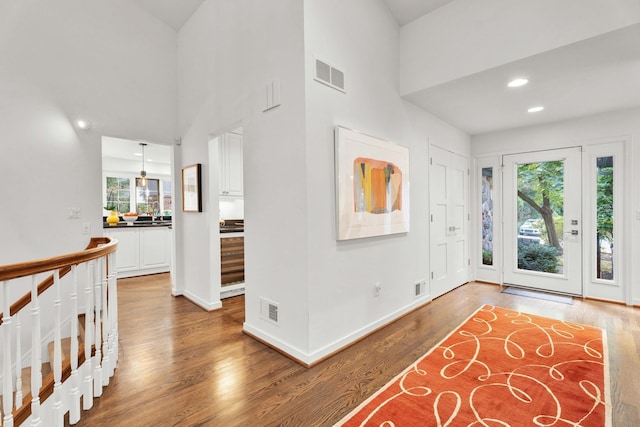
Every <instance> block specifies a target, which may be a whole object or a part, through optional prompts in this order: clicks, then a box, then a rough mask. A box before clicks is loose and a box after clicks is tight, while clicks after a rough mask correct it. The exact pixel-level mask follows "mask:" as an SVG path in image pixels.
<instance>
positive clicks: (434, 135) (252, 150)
mask: <svg viewBox="0 0 640 427" xmlns="http://www.w3.org/2000/svg"><path fill="white" fill-rule="evenodd" d="M178 46H179V47H178V52H179V64H180V66H179V93H180V95H179V97H180V129H181V131H180V132H181V135H182V137H183V144H182V146H181V149H180V152H181V153H180V155H181V156H182V160H181V163H182V164H183V165H186V164H191V163H195V162H201V163H203V170H204V171H205V172H204V179H203V182H205V183H208V185H211V186H217V182H216V180H217V171H216V170H215V169H214V167H213V165H212V164H208V158H209V155H208V152H207V150H208V149H207V141H209V140H210V139H211V137H212V135H218V134H220V133H222V132H224V131H226V130H229V129H230V128H231V126H233V125H237V124H241V125H242V127H243V129H244V192H245V197H244V205H245V206H244V208H245V209H244V210H245V224H246V227H245V268H246V273H245V276H246V280H245V283H246V313H245V316H246V320H245V325H244V328H245V330H247V331H248V332H250V333H252V334H255V335H256V336H258V337H259V338H261V339H263V340H266V341H268V342H270V343H271V344H273V345H275V346H277V347H279V348H281V349H282V350H284V351H286V352H287V353H289V354H291V355H293V356H294V357H297V358H299V359H300V360H302V361H305V362H313V361H315V360H317V359H318V358H320V357H323V356H324V355H327V354H329V353H330V352H332V351H334V350H335V349H337V348H339V347H340V346H342V345H345V344H348V343H349V342H351V341H353V340H354V339H357V338H358V337H359V336H361V335H362V334H364V333H366V332H367V331H368V330H370V329H372V328H374V327H376V326H377V325H380V324H382V323H383V322H386V321H389V320H391V319H393V318H395V317H397V316H398V315H399V314H400V313H402V312H403V311H405V310H408V309H410V308H411V307H413V306H414V305H415V304H418V303H420V301H416V300H415V298H414V296H413V294H412V290H413V287H412V283H413V282H414V281H415V280H419V279H426V278H427V272H428V244H427V243H428V222H427V212H428V204H427V202H428V195H427V188H428V182H427V176H428V174H427V163H428V158H427V153H428V142H429V141H431V142H433V143H438V144H439V145H442V146H445V147H449V148H450V149H451V150H453V151H457V152H460V153H463V154H468V153H469V137H468V136H467V135H466V134H464V133H463V132H460V131H458V130H456V129H454V128H452V127H451V126H449V125H447V124H445V123H443V122H441V121H440V120H438V119H436V118H434V117H433V116H431V115H429V114H427V113H425V112H423V111H421V110H419V109H417V108H416V107H414V106H413V105H411V104H409V103H407V102H405V101H403V100H402V99H401V98H400V97H399V95H398V93H397V68H396V64H397V60H398V57H397V48H398V26H397V24H396V23H395V21H394V19H393V17H392V16H391V15H390V13H389V11H388V10H387V9H386V7H385V6H384V5H383V3H382V2H379V1H375V2H372V1H365V0H359V1H355V2H348V3H344V2H339V1H320V0H313V1H305V2H304V12H303V8H302V5H301V4H300V2H297V1H293V0H280V1H278V2H270V4H269V6H268V7H267V6H263V5H262V4H261V3H256V2H249V1H237V2H223V1H216V0H209V1H205V2H204V3H203V6H202V7H201V8H200V9H199V10H198V12H197V13H196V15H195V16H194V17H193V18H192V19H191V20H190V21H189V22H188V23H187V25H186V26H185V28H183V29H182V30H181V31H180V33H179V44H178ZM316 54H317V55H319V56H320V57H322V58H324V59H326V60H327V61H329V62H333V63H334V65H337V66H342V67H344V70H345V72H346V76H347V77H346V78H347V94H342V93H339V92H335V91H333V90H331V89H329V88H327V87H325V86H323V85H320V84H318V83H317V82H315V81H313V75H312V70H313V56H314V55H316ZM274 79H277V80H279V81H280V83H281V91H282V94H281V100H282V105H281V106H280V107H277V108H275V109H273V110H270V111H267V112H262V109H263V106H264V100H263V99H264V94H265V86H266V84H267V83H268V82H270V81H272V80H274ZM338 124H342V125H345V126H348V127H351V128H354V129H358V130H361V131H363V132H367V133H370V134H373V135H376V136H379V137H381V138H385V139H389V140H391V141H394V142H397V143H400V144H402V145H406V146H408V147H410V149H411V182H412V184H411V214H412V218H413V220H412V225H411V232H410V233H408V234H406V235H398V236H390V237H379V238H370V239H361V240H357V241H348V242H340V244H338V242H336V239H335V236H336V232H335V202H334V199H335V193H334V157H333V130H334V128H335V126H336V125H338ZM177 167H179V165H177ZM217 204H218V197H217V195H216V194H214V192H212V191H205V201H204V212H203V213H202V214H192V213H190V214H187V213H180V212H178V216H179V218H180V220H178V221H177V224H178V234H179V236H178V241H180V240H182V241H181V242H180V243H179V247H178V248H177V252H178V253H182V257H181V258H180V259H178V260H177V265H178V272H177V289H176V292H177V293H180V294H183V295H186V296H187V297H189V298H191V299H192V300H194V301H196V302H197V303H199V304H200V305H202V306H204V307H207V308H215V307H217V306H219V301H218V300H217V298H218V295H217V292H218V291H219V289H218V288H216V285H215V281H216V279H217V278H216V277H215V275H216V274H218V273H216V270H215V267H214V264H215V263H217V262H218V259H219V252H218V251H219V249H218V248H217V247H215V241H214V240H212V239H209V238H208V237H207V233H208V232H209V231H210V230H212V228H213V227H217V219H218V217H217V209H216V207H217ZM218 280H219V279H218ZM374 281H380V282H381V283H382V287H383V290H382V294H381V296H380V297H378V298H377V299H375V300H374V299H373V282H374ZM261 298H265V299H267V300H269V301H272V302H275V303H277V304H278V305H279V324H278V325H274V324H272V323H270V322H269V321H267V320H265V319H263V318H262V317H261V316H260V301H261ZM422 302H424V301H422Z"/></svg>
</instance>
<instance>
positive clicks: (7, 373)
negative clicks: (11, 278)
mask: <svg viewBox="0 0 640 427" xmlns="http://www.w3.org/2000/svg"><path fill="white" fill-rule="evenodd" d="M2 288H3V289H2V290H3V295H4V307H3V308H4V316H3V317H2V334H3V349H2V352H3V355H4V357H3V364H2V375H3V381H2V407H3V408H4V412H5V413H4V417H3V419H2V425H3V426H4V427H13V413H12V411H11V409H12V408H13V378H12V375H11V313H10V310H11V303H10V300H9V282H2Z"/></svg>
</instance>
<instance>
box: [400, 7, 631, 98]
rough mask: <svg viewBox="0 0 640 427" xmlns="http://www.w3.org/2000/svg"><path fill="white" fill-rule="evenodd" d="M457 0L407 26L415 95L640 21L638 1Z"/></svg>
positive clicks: (404, 85)
mask: <svg viewBox="0 0 640 427" xmlns="http://www.w3.org/2000/svg"><path fill="white" fill-rule="evenodd" d="M588 4H589V6H588V7H585V2H584V1H583V0H563V1H556V0H537V1H524V0H483V1H476V0H454V1H452V2H450V3H448V4H446V5H444V6H442V7H440V8H438V9H436V10H434V11H433V12H431V13H429V14H427V15H425V16H423V17H422V18H419V19H416V20H415V21H413V22H411V23H409V24H407V25H405V26H404V27H402V29H401V31H400V93H401V94H403V95H406V94H410V93H413V92H416V91H419V90H422V89H426V88H429V87H433V86H436V85H438V84H441V83H445V82H448V81H451V80H455V79H457V78H460V77H464V76H467V75H470V74H473V73H477V72H480V71H483V70H487V69H490V68H493V67H497V66H499V65H503V64H506V63H509V62H513V61H515V60H518V59H522V58H526V57H529V56H532V55H535V54H538V53H541V52H545V51H548V50H551V49H554V48H557V47H560V46H565V45H568V44H570V43H574V42H577V41H580V40H583V39H586V38H589V37H594V36H597V35H600V34H604V33H606V32H609V31H613V30H616V29H619V28H623V27H625V26H627V25H631V24H634V23H637V22H640V2H638V1H637V0H589V2H588Z"/></svg>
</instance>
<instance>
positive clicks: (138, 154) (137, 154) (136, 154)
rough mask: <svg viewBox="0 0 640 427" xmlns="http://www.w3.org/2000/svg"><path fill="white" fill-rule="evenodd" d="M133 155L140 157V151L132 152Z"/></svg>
mask: <svg viewBox="0 0 640 427" xmlns="http://www.w3.org/2000/svg"><path fill="white" fill-rule="evenodd" d="M133 155H134V156H138V157H140V156H142V153H133Z"/></svg>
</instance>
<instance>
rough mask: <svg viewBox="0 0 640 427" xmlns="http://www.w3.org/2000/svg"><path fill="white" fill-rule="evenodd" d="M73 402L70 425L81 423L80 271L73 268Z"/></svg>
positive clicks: (71, 357)
mask: <svg viewBox="0 0 640 427" xmlns="http://www.w3.org/2000/svg"><path fill="white" fill-rule="evenodd" d="M71 273H72V276H73V277H72V284H71V356H70V359H71V377H70V378H69V380H70V381H71V396H70V399H71V402H70V405H69V424H75V423H77V422H78V421H80V390H79V382H80V379H79V378H78V269H77V266H76V265H74V266H72V267H71Z"/></svg>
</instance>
